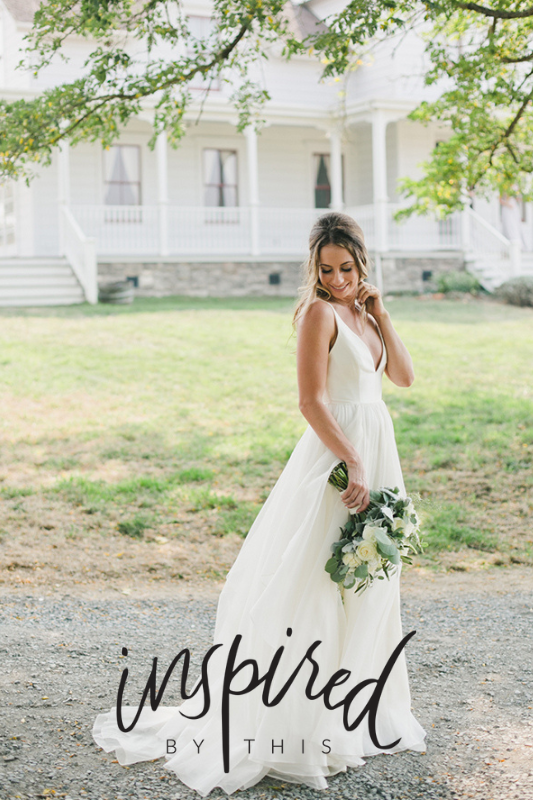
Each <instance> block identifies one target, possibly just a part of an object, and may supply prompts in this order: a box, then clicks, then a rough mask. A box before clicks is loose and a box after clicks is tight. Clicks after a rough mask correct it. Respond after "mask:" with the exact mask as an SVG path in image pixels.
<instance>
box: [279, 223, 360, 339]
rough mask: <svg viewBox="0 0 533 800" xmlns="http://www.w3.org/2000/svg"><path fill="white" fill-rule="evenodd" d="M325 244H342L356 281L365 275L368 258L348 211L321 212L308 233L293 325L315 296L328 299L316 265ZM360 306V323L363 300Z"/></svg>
mask: <svg viewBox="0 0 533 800" xmlns="http://www.w3.org/2000/svg"><path fill="white" fill-rule="evenodd" d="M328 244H336V245H337V246H338V247H344V248H345V250H348V252H349V253H350V254H351V255H352V256H353V259H354V261H355V265H356V267H357V270H358V272H359V279H360V280H364V279H365V278H366V277H367V276H368V265H369V262H370V257H369V255H368V250H367V249H366V246H365V240H364V236H363V231H362V230H361V228H360V226H359V225H358V224H357V222H356V221H355V220H354V219H352V217H349V216H348V214H341V213H340V212H339V211H330V212H329V214H323V215H322V216H321V217H319V218H318V219H317V221H316V222H315V224H314V225H313V227H312V229H311V233H310V234H309V258H308V259H307V261H306V263H305V264H304V269H305V283H304V284H303V286H301V287H300V290H299V292H300V295H301V297H300V300H299V302H298V305H297V306H296V311H295V312H294V317H293V320H292V324H293V326H296V323H297V322H298V320H299V319H300V318H301V317H303V315H304V314H305V312H306V311H307V309H308V308H309V306H310V305H311V303H313V302H314V300H316V298H317V297H319V298H322V299H323V300H329V298H330V297H331V292H330V291H329V290H328V289H327V288H326V287H325V286H322V283H321V281H320V269H319V266H318V265H319V259H320V250H321V248H322V247H324V246H325V245H328ZM360 308H361V316H362V321H363V324H364V323H365V321H366V309H365V306H364V303H363V304H362V305H361V306H360Z"/></svg>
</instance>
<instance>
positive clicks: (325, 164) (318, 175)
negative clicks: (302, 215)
mask: <svg viewBox="0 0 533 800" xmlns="http://www.w3.org/2000/svg"><path fill="white" fill-rule="evenodd" d="M314 159H315V208H329V206H330V203H331V183H330V180H329V155H328V154H326V153H316V154H315V156H314Z"/></svg>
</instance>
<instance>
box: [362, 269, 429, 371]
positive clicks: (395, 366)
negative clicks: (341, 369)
mask: <svg viewBox="0 0 533 800" xmlns="http://www.w3.org/2000/svg"><path fill="white" fill-rule="evenodd" d="M357 299H358V301H359V302H360V303H366V310H367V311H368V313H369V314H371V315H372V316H373V317H374V319H375V320H376V322H377V324H378V325H379V329H380V331H381V335H382V336H383V340H384V342H385V347H386V348H387V366H386V368H385V374H386V375H388V377H389V378H390V379H391V381H392V382H393V383H395V384H396V386H411V384H412V382H413V381H414V379H415V371H414V368H413V361H412V358H411V356H410V355H409V350H408V349H407V347H406V346H405V345H404V343H403V342H402V340H401V339H400V337H399V336H398V334H397V333H396V331H395V330H394V325H393V324H392V322H391V318H390V314H389V312H388V311H387V309H386V308H385V306H384V305H383V298H382V297H381V292H380V291H379V289H378V288H377V286H372V284H369V283H367V282H366V281H364V282H362V283H360V284H359V291H358V293H357Z"/></svg>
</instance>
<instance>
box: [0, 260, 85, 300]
mask: <svg viewBox="0 0 533 800" xmlns="http://www.w3.org/2000/svg"><path fill="white" fill-rule="evenodd" d="M84 302H85V295H84V293H83V290H82V288H81V286H80V284H79V283H78V279H77V278H76V276H75V275H74V273H73V271H72V268H71V266H70V264H69V263H68V262H67V260H66V259H64V258H0V306H63V305H74V304H76V303H84Z"/></svg>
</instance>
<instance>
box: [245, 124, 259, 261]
mask: <svg viewBox="0 0 533 800" xmlns="http://www.w3.org/2000/svg"><path fill="white" fill-rule="evenodd" d="M244 133H245V136H246V156H247V166H248V203H249V206H250V253H251V255H253V256H257V255H259V166H258V157H257V133H256V131H255V128H254V127H253V126H251V125H249V126H248V127H247V128H246V129H245V131H244Z"/></svg>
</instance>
